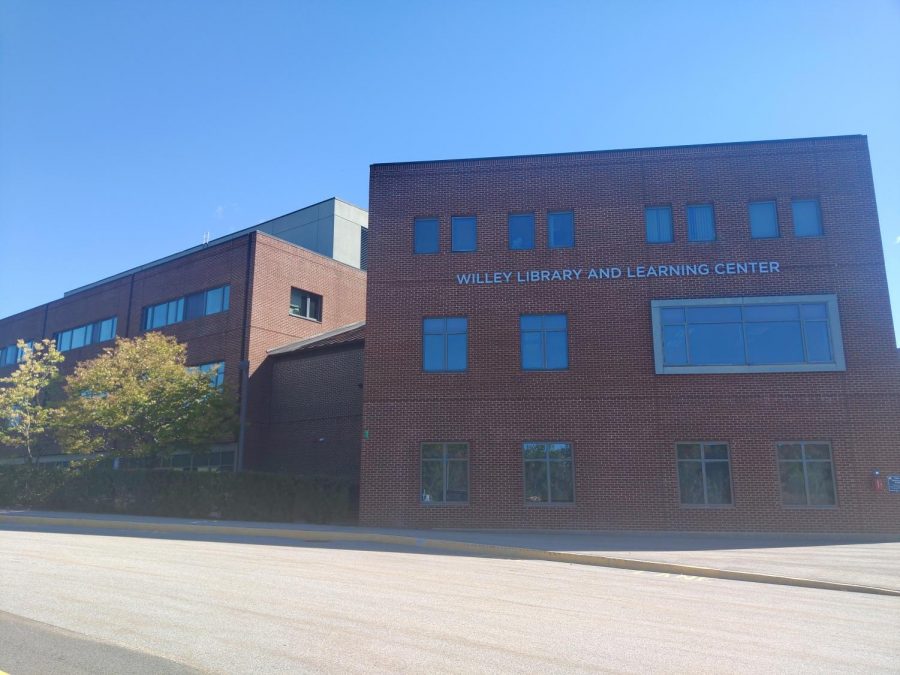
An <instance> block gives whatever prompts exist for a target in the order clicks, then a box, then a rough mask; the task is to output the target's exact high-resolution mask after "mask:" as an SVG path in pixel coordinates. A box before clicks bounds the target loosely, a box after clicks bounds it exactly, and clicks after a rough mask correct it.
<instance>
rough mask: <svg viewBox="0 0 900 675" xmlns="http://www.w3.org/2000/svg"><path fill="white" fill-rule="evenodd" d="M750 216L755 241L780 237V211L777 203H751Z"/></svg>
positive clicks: (752, 235) (751, 233)
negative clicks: (776, 206) (776, 205)
mask: <svg viewBox="0 0 900 675" xmlns="http://www.w3.org/2000/svg"><path fill="white" fill-rule="evenodd" d="M748 211H749V215H750V236H751V237H752V238H753V239H771V238H774V237H778V236H779V234H780V232H779V230H778V210H777V209H776V208H775V202H751V203H750V205H749V207H748Z"/></svg>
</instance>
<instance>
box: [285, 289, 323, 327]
mask: <svg viewBox="0 0 900 675" xmlns="http://www.w3.org/2000/svg"><path fill="white" fill-rule="evenodd" d="M291 315H292V316H299V317H302V318H304V319H312V320H313V321H321V320H322V296H321V295H316V294H315V293H310V292H309V291H304V290H301V289H299V288H292V289H291Z"/></svg>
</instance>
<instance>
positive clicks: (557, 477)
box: [523, 443, 575, 504]
mask: <svg viewBox="0 0 900 675" xmlns="http://www.w3.org/2000/svg"><path fill="white" fill-rule="evenodd" d="M523 456H524V460H525V501H526V502H528V503H530V504H552V503H559V502H573V501H575V474H574V470H573V466H572V446H571V445H570V444H569V443H525V445H524V446H523Z"/></svg>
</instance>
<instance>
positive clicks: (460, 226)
mask: <svg viewBox="0 0 900 675" xmlns="http://www.w3.org/2000/svg"><path fill="white" fill-rule="evenodd" d="M477 248H478V222H477V220H476V219H475V216H453V217H452V218H451V219H450V249H451V250H453V251H456V252H465V251H474V250H476V249H477Z"/></svg>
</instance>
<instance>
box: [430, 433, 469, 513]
mask: <svg viewBox="0 0 900 675" xmlns="http://www.w3.org/2000/svg"><path fill="white" fill-rule="evenodd" d="M468 500H469V444H468V443H423V444H422V503H423V504H447V503H460V502H466V501H468Z"/></svg>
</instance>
